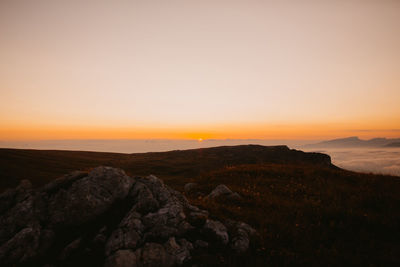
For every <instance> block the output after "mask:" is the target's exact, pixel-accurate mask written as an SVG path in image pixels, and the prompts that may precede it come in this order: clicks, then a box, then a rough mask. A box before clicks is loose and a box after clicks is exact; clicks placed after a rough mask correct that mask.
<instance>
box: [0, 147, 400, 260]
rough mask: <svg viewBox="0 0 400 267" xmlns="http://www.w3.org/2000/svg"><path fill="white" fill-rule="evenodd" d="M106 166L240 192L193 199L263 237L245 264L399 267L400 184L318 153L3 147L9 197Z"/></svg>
mask: <svg viewBox="0 0 400 267" xmlns="http://www.w3.org/2000/svg"><path fill="white" fill-rule="evenodd" d="M98 165H110V166H115V167H121V168H123V169H125V170H126V171H127V172H128V173H129V174H131V175H148V174H150V173H152V174H155V175H158V176H159V177H160V178H162V179H163V180H164V181H165V182H166V184H168V185H170V186H171V187H173V188H175V189H177V190H179V191H183V190H182V189H183V185H184V184H185V183H187V182H196V183H198V184H199V186H198V190H199V191H201V192H203V193H204V194H207V193H209V192H210V191H211V190H212V189H213V188H214V187H215V186H217V185H219V184H225V185H227V186H228V187H230V188H231V189H232V190H233V191H236V192H238V193H239V194H240V195H241V196H242V197H243V198H242V200H239V201H234V202H233V201H227V200H224V199H221V200H218V201H216V202H207V201H205V200H203V199H202V198H198V197H194V196H191V195H188V196H187V197H188V199H189V201H190V202H191V203H193V204H195V205H198V206H201V207H203V208H206V209H208V210H209V211H210V212H211V214H212V215H213V216H215V217H217V218H219V219H224V218H231V219H236V220H242V221H245V222H247V223H249V224H250V225H252V226H253V227H255V228H256V229H257V230H258V232H259V233H260V240H259V243H258V245H257V247H256V248H254V249H253V250H252V251H251V252H249V254H247V255H245V257H243V258H242V261H241V262H237V264H238V265H239V264H240V265H248V266H250V265H251V266H254V265H258V266H263V265H272V266H290V265H308V266H310V265H311V266H320V265H329V266H335V265H336V266H338V265H346V266H348V265H352V266H360V265H362V266H364V265H365V266H382V265H384V266H391V265H393V266H396V265H397V266H399V265H400V241H399V240H400V194H399V193H400V179H399V177H394V176H383V175H373V174H362V173H355V172H350V171H346V170H341V169H339V168H335V167H334V166H331V165H329V164H326V158H325V157H321V156H320V155H318V154H304V153H302V152H297V151H290V150H288V149H287V148H285V147H262V146H237V147H221V148H211V149H198V150H186V151H172V152H163V153H144V154H115V153H94V152H71V151H35V150H7V149H0V175H1V178H2V179H1V186H2V188H1V189H4V188H5V187H6V186H14V185H16V184H17V183H18V181H19V180H20V179H22V178H30V179H31V180H32V182H33V184H34V185H36V186H39V185H41V184H43V183H46V182H47V181H49V180H51V179H54V178H55V177H57V176H59V175H62V174H64V173H67V172H69V171H72V170H76V169H90V168H93V167H95V166H98Z"/></svg>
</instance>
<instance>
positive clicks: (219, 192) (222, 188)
mask: <svg viewBox="0 0 400 267" xmlns="http://www.w3.org/2000/svg"><path fill="white" fill-rule="evenodd" d="M220 197H225V198H226V199H229V200H240V199H241V196H240V195H239V194H238V193H236V192H232V190H230V189H229V188H228V187H227V186H226V185H224V184H220V185H218V186H217V187H216V188H214V190H213V191H211V193H210V194H208V195H207V196H206V197H205V199H206V200H215V199H217V198H220Z"/></svg>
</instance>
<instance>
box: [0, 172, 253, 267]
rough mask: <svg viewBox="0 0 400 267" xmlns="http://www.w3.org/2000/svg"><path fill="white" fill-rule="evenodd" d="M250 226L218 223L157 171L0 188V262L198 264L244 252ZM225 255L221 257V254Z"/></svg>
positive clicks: (70, 176)
mask: <svg viewBox="0 0 400 267" xmlns="http://www.w3.org/2000/svg"><path fill="white" fill-rule="evenodd" d="M254 236H255V230H254V229H253V228H251V227H250V226H249V225H247V224H245V223H242V222H236V221H226V222H220V221H218V220H215V219H214V218H212V216H211V215H210V214H209V213H208V212H207V211H205V210H201V209H199V208H198V207H195V206H192V205H190V204H189V203H188V201H187V200H186V198H185V197H184V196H183V195H182V194H181V193H179V192H177V191H175V190H173V189H171V188H169V187H168V186H166V185H165V184H164V183H163V182H162V180H160V179H158V178H157V177H155V176H152V175H151V176H148V177H146V178H142V177H135V178H133V177H130V176H128V175H126V174H125V172H124V171H122V170H120V169H115V168H111V167H98V168H95V169H93V170H92V171H90V172H88V173H87V172H74V173H71V174H68V175H66V176H64V177H62V178H59V179H56V180H55V181H53V182H51V183H49V184H47V185H45V186H44V187H42V188H39V189H32V186H31V185H30V183H29V181H27V180H24V181H23V182H21V184H20V185H19V186H18V187H17V188H15V189H13V190H9V191H6V192H4V193H3V194H1V195H0V265H1V266H9V265H12V266H14V265H50V266H71V265H87V266H101V265H104V266H179V265H184V264H200V265H202V262H201V259H202V257H199V256H197V255H198V254H199V253H202V254H207V256H206V257H205V258H207V261H208V263H210V262H209V259H210V258H213V257H214V258H215V259H214V262H213V263H215V264H219V263H220V261H221V258H222V261H223V257H229V258H232V257H235V256H237V255H240V254H242V253H244V252H246V251H247V250H248V249H249V246H250V243H251V242H252V240H253V239H254ZM225 262H226V261H225Z"/></svg>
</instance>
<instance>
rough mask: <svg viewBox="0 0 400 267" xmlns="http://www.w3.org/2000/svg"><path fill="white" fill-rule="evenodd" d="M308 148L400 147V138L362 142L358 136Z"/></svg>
mask: <svg viewBox="0 0 400 267" xmlns="http://www.w3.org/2000/svg"><path fill="white" fill-rule="evenodd" d="M304 147H307V148H324V147H326V148H333V147H342V148H343V147H400V138H395V139H388V138H372V139H369V140H362V139H360V138H358V137H357V136H351V137H347V138H339V139H333V140H328V141H322V142H319V143H316V144H309V145H305V146H304Z"/></svg>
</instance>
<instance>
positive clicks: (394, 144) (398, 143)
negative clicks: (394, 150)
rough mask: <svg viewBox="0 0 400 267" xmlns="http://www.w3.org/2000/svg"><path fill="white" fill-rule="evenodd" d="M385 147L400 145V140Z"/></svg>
mask: <svg viewBox="0 0 400 267" xmlns="http://www.w3.org/2000/svg"><path fill="white" fill-rule="evenodd" d="M385 147H400V142H393V143H390V144H387V145H385Z"/></svg>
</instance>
